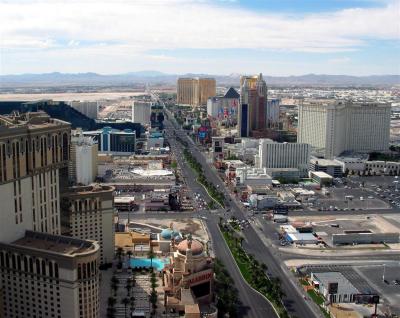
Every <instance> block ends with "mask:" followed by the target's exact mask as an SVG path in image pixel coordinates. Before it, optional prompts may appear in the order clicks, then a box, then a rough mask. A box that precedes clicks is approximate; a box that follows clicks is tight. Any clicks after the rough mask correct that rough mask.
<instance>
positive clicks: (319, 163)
mask: <svg viewBox="0 0 400 318" xmlns="http://www.w3.org/2000/svg"><path fill="white" fill-rule="evenodd" d="M310 171H323V172H325V173H327V174H329V175H330V176H331V177H333V178H341V177H342V176H343V165H342V164H340V163H339V162H337V161H336V160H329V159H320V158H315V157H313V158H311V159H310Z"/></svg>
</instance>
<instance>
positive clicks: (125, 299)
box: [121, 298, 130, 318]
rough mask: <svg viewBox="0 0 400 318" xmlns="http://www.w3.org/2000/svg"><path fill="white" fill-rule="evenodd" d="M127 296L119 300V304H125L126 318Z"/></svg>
mask: <svg viewBox="0 0 400 318" xmlns="http://www.w3.org/2000/svg"><path fill="white" fill-rule="evenodd" d="M129 302H130V301H129V298H123V299H122V300H121V304H123V305H124V306H125V318H126V307H127V306H128V305H129Z"/></svg>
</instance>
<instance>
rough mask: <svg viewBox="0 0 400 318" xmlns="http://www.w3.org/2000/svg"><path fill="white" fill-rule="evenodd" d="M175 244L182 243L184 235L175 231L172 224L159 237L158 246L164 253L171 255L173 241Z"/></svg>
mask: <svg viewBox="0 0 400 318" xmlns="http://www.w3.org/2000/svg"><path fill="white" fill-rule="evenodd" d="M172 239H173V240H174V241H175V242H180V241H182V234H181V233H180V232H179V231H177V230H175V229H174V225H173V223H172V222H171V224H170V225H169V227H168V228H166V229H163V230H162V231H161V233H160V234H159V235H158V240H157V245H158V246H159V249H160V251H161V252H162V253H164V254H165V253H169V252H170V250H171V248H170V245H171V240H172Z"/></svg>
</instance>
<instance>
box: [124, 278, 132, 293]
mask: <svg viewBox="0 0 400 318" xmlns="http://www.w3.org/2000/svg"><path fill="white" fill-rule="evenodd" d="M132 287H133V286H132V279H130V278H128V279H127V280H126V286H125V288H126V290H127V291H128V296H130V295H131V290H132Z"/></svg>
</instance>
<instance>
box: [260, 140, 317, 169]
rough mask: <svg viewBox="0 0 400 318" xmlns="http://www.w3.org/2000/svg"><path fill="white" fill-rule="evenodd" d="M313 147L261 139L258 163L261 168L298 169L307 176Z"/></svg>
mask: <svg viewBox="0 0 400 318" xmlns="http://www.w3.org/2000/svg"><path fill="white" fill-rule="evenodd" d="M310 151H311V146H310V145H309V144H304V143H277V142H274V141H272V140H271V139H260V141H259V148H258V157H259V158H258V163H259V167H260V168H267V169H268V168H296V169H299V172H300V174H301V175H302V176H306V175H307V170H308V163H309V160H310Z"/></svg>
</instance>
